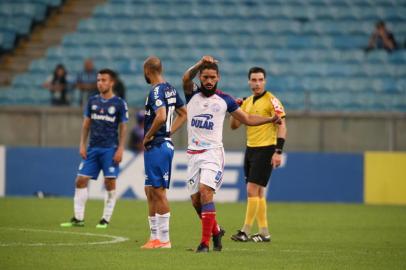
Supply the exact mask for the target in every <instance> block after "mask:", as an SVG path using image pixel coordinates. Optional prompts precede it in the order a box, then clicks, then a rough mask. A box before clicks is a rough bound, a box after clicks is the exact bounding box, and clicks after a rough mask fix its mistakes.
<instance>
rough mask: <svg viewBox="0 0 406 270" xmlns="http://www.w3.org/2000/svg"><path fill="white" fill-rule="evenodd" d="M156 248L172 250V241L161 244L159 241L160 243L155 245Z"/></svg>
mask: <svg viewBox="0 0 406 270" xmlns="http://www.w3.org/2000/svg"><path fill="white" fill-rule="evenodd" d="M154 248H172V245H171V241H168V242H161V241H159V240H158V243H156V244H155V246H154Z"/></svg>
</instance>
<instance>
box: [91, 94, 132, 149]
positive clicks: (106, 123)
mask: <svg viewBox="0 0 406 270" xmlns="http://www.w3.org/2000/svg"><path fill="white" fill-rule="evenodd" d="M84 116H85V117H89V118H90V119H91V124H90V140H89V147H101V148H109V147H117V146H118V126H119V124H120V123H123V122H127V121H128V106H127V103H126V102H125V101H124V100H122V99H121V98H120V97H117V96H113V97H112V98H110V99H104V98H102V97H101V96H100V95H96V96H92V97H90V98H89V101H88V103H87V106H86V108H85V112H84Z"/></svg>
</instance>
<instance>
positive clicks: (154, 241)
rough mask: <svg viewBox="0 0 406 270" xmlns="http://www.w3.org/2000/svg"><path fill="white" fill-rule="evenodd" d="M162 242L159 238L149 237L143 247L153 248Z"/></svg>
mask: <svg viewBox="0 0 406 270" xmlns="http://www.w3.org/2000/svg"><path fill="white" fill-rule="evenodd" d="M160 243H161V242H160V241H159V240H158V239H149V240H148V242H146V243H145V244H144V245H143V246H141V248H142V249H153V248H155V246H156V245H158V244H160Z"/></svg>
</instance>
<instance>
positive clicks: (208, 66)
mask: <svg viewBox="0 0 406 270" xmlns="http://www.w3.org/2000/svg"><path fill="white" fill-rule="evenodd" d="M205 69H213V70H215V71H216V73H217V74H219V66H218V65H217V64H216V63H208V62H205V63H204V64H203V65H201V66H200V68H199V72H200V73H202V71H203V70H205Z"/></svg>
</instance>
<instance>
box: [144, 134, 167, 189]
mask: <svg viewBox="0 0 406 270" xmlns="http://www.w3.org/2000/svg"><path fill="white" fill-rule="evenodd" d="M173 152H174V148H173V144H172V143H171V142H170V141H165V142H163V143H161V144H158V145H154V146H152V147H151V148H150V149H149V150H147V151H145V152H144V168H145V185H146V186H152V187H163V188H169V183H170V181H171V168H172V159H173Z"/></svg>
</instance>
